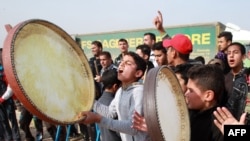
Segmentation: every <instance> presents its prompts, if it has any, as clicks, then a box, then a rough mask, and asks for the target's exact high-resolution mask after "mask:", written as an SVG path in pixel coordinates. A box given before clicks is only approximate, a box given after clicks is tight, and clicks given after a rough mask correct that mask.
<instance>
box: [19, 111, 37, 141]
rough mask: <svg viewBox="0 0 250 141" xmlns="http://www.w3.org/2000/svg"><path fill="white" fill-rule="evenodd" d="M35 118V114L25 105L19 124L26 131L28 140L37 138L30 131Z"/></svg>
mask: <svg viewBox="0 0 250 141" xmlns="http://www.w3.org/2000/svg"><path fill="white" fill-rule="evenodd" d="M32 118H33V115H32V114H31V113H30V112H29V111H28V110H26V109H25V108H24V107H23V108H22V109H21V114H20V119H19V124H20V128H21V129H22V130H23V131H24V134H25V138H26V140H31V141H33V140H35V139H34V137H33V136H32V134H31V131H30V122H31V120H32Z"/></svg>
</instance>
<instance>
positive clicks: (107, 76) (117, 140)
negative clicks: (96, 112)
mask: <svg viewBox="0 0 250 141" xmlns="http://www.w3.org/2000/svg"><path fill="white" fill-rule="evenodd" d="M102 84H103V88H104V91H103V93H102V96H101V97H100V98H99V99H98V102H100V103H102V104H103V105H106V106H109V105H110V103H111V101H112V100H113V99H114V97H115V93H116V91H117V90H118V88H119V87H120V84H121V81H120V80H118V78H117V71H116V70H115V69H110V70H106V71H104V72H103V76H102ZM99 128H100V131H101V139H102V141H121V137H120V135H119V133H117V132H114V131H112V130H109V129H106V128H105V127H99Z"/></svg>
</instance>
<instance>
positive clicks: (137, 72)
mask: <svg viewBox="0 0 250 141" xmlns="http://www.w3.org/2000/svg"><path fill="white" fill-rule="evenodd" d="M142 76H143V71H142V70H137V71H136V72H135V77H137V78H140V77H142Z"/></svg>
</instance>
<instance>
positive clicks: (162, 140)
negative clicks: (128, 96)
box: [143, 66, 190, 141]
mask: <svg viewBox="0 0 250 141" xmlns="http://www.w3.org/2000/svg"><path fill="white" fill-rule="evenodd" d="M144 94H145V97H144V105H143V106H144V107H143V108H144V114H145V115H144V116H145V119H146V123H147V127H148V132H149V134H150V137H151V139H152V140H153V141H189V140H190V126H189V124H190V123H189V115H188V110H187V105H186V103H185V99H184V95H183V92H182V89H181V87H180V84H179V82H178V79H177V78H176V76H175V74H174V72H173V71H172V70H171V69H170V68H168V67H167V66H162V67H157V68H153V69H151V70H150V71H149V72H148V74H147V77H146V80H145V83H144Z"/></svg>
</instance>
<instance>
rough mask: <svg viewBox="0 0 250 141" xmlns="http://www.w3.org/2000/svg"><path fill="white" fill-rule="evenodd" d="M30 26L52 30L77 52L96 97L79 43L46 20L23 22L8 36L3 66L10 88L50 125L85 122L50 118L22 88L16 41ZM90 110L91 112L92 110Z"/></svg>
mask: <svg viewBox="0 0 250 141" xmlns="http://www.w3.org/2000/svg"><path fill="white" fill-rule="evenodd" d="M29 24H38V25H41V26H44V27H46V28H49V29H51V30H52V31H53V32H55V34H58V36H60V37H61V38H62V39H63V40H65V41H66V42H67V43H68V44H70V46H71V47H72V50H73V51H74V52H76V54H77V55H78V57H79V58H80V59H81V60H82V61H83V64H84V67H85V68H86V72H87V75H88V77H89V78H90V79H89V81H88V82H86V83H87V84H88V85H89V86H90V87H89V89H90V91H93V95H94V81H93V76H92V73H91V69H90V67H89V66H88V61H87V58H86V56H85V54H84V53H83V50H82V49H81V48H80V47H79V46H78V45H77V43H76V42H75V41H74V40H73V39H72V37H71V36H70V35H69V34H67V33H66V32H65V31H64V30H63V29H61V28H60V27H58V26H57V25H55V24H53V23H51V22H48V21H46V20H41V19H31V20H27V21H24V22H21V23H19V24H17V25H16V26H15V27H14V28H12V29H11V30H10V31H9V32H8V35H7V37H6V39H5V41H4V47H3V66H4V69H5V74H6V78H7V80H8V83H9V85H10V87H11V88H12V89H13V92H14V94H15V96H16V97H17V99H18V100H19V101H20V102H21V103H22V104H23V105H24V107H25V108H26V109H27V110H28V111H30V112H31V113H32V114H34V115H36V116H37V117H39V118H40V119H42V120H44V121H47V122H49V123H53V124H59V125H62V124H73V123H76V122H79V121H80V120H83V117H82V118H79V119H75V120H72V121H60V120H57V119H54V118H53V117H49V116H47V115H46V113H43V112H42V111H41V110H39V108H38V107H37V106H36V104H35V103H33V102H32V101H31V100H30V99H29V98H28V97H27V94H26V92H25V90H24V88H23V87H22V84H21V83H20V81H19V79H18V76H17V71H16V68H15V56H14V55H13V54H14V52H15V40H16V37H17V36H18V34H19V32H20V31H22V29H23V28H24V27H26V26H27V25H29ZM89 101H90V103H91V104H90V105H88V106H89V107H92V104H93V103H94V96H90V99H89ZM88 110H91V109H90V108H89V109H88Z"/></svg>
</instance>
